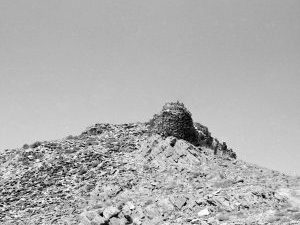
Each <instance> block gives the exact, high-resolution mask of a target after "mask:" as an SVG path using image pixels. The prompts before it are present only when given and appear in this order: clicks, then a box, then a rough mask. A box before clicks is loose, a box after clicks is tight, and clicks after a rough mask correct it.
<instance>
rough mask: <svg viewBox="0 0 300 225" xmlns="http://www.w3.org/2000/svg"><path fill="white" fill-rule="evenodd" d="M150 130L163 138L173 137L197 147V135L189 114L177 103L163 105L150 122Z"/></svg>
mask: <svg viewBox="0 0 300 225" xmlns="http://www.w3.org/2000/svg"><path fill="white" fill-rule="evenodd" d="M150 129H151V131H153V132H155V133H158V134H160V135H162V136H164V137H168V136H174V137H176V138H179V139H184V140H186V141H188V142H190V143H192V144H194V145H199V135H198V132H197V131H196V129H195V127H194V124H193V120H192V116H191V113H190V112H189V111H188V110H187V109H186V108H185V106H184V105H183V104H182V103H179V102H176V103H167V104H165V105H164V106H163V109H162V111H161V112H160V113H159V114H156V115H154V117H153V119H152V120H151V121H150Z"/></svg>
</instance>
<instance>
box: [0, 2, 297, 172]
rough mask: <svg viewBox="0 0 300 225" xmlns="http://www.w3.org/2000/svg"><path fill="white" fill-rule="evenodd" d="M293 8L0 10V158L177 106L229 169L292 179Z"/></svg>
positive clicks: (116, 5)
mask: <svg viewBox="0 0 300 225" xmlns="http://www.w3.org/2000/svg"><path fill="white" fill-rule="evenodd" d="M299 96H300V1H299V0H294V1H291V0H281V1H278V0H260V1H257V0H251V1H249V0H247V1H246V0H236V1H233V0H227V1H224V0H219V1H216V0H215V1H213V0H207V1H201V0H182V1H179V0H168V1H165V0H157V1H156V0H148V1H143V0H130V1H124V0H123V1H121V0H95V1H89V0H84V1H83V0H82V1H78V0H69V1H62V0H48V1H41V0H37V1H32V0H26V1H16V0H1V1H0V149H2V150H3V149H5V148H15V147H21V146H22V145H23V144H25V143H28V144H30V143H32V142H34V141H36V140H52V139H57V138H62V137H65V136H67V135H69V134H73V135H75V134H79V133H80V132H81V131H83V130H84V129H85V128H86V127H87V126H89V125H92V124H94V123H97V122H112V123H124V122H135V121H147V120H149V119H150V118H151V117H152V115H153V114H154V113H156V112H158V111H159V110H160V109H161V107H162V105H163V104H164V103H165V102H167V101H173V100H180V101H182V102H183V103H185V105H186V106H187V108H188V109H189V110H190V111H191V112H192V114H193V119H194V121H198V122H200V123H202V124H204V125H206V126H208V127H209V129H210V131H211V132H212V134H213V135H214V136H216V137H217V138H218V139H219V140H223V141H226V142H227V144H228V146H230V147H232V148H233V149H234V150H235V151H236V152H237V154H238V157H239V158H240V159H243V160H246V161H248V162H253V163H257V164H259V165H261V166H264V167H269V168H272V169H276V170H280V171H284V172H288V173H290V174H292V173H295V172H296V173H298V174H300V163H299V161H300V149H299V141H300V139H299V137H300V116H299V115H300V113H299V111H300V97H299Z"/></svg>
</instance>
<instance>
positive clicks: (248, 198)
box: [0, 102, 300, 225]
mask: <svg viewBox="0 0 300 225" xmlns="http://www.w3.org/2000/svg"><path fill="white" fill-rule="evenodd" d="M0 177H1V180H0V194H1V198H0V223H1V224H7V225H8V224H64V225H71V224H81V225H125V224H143V225H155V224H157V225H167V224H174V225H179V224H202V225H208V224H210V225H217V224H223V225H225V224H227V225H229V224H240V225H243V224H249V225H250V224H253V225H255V224H300V209H299V206H300V187H299V181H300V178H299V177H290V176H287V175H285V174H282V173H279V172H277V171H272V170H269V169H265V168H261V167H258V166H256V165H252V164H249V163H246V162H243V161H241V160H238V159H237V156H236V154H235V152H234V151H233V150H232V149H229V148H228V147H227V145H226V143H221V142H220V141H218V140H217V139H216V138H214V137H212V136H211V134H210V132H209V130H208V128H207V127H205V126H203V125H201V124H199V123H194V122H193V120H192V117H191V113H190V112H189V111H188V110H187V109H186V108H185V107H184V105H183V104H181V103H178V102H177V103H168V104H166V105H165V106H164V107H163V109H162V111H161V112H159V113H158V114H157V115H155V116H154V117H153V119H151V120H150V121H149V122H146V123H131V124H121V125H112V124H96V125H94V126H92V127H89V128H87V129H86V130H85V131H84V132H83V133H82V134H80V135H78V136H68V137H67V138H64V139H61V140H57V141H44V142H36V143H34V144H32V145H24V146H23V147H22V148H19V149H11V150H6V151H5V152H3V153H1V154H0Z"/></svg>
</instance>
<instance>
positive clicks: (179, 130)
mask: <svg viewBox="0 0 300 225" xmlns="http://www.w3.org/2000/svg"><path fill="white" fill-rule="evenodd" d="M149 124H150V130H151V132H153V133H157V134H160V135H161V136H163V137H169V136H173V137H176V138H178V139H183V140H186V141H188V142H190V143H192V144H193V145H195V146H203V147H208V148H210V149H212V150H213V151H214V154H215V155H222V156H228V157H230V158H236V153H235V152H234V151H233V150H232V149H229V148H227V145H226V143H225V142H223V143H220V142H219V140H218V139H216V138H214V137H212V136H211V133H210V132H209V130H208V128H207V127H206V126H203V125H202V124H200V123H197V122H195V123H194V122H193V119H192V114H191V113H190V112H189V111H188V110H187V109H186V107H185V106H184V104H183V103H180V102H175V103H166V104H165V105H164V106H163V109H162V110H161V112H160V113H158V114H155V115H154V116H153V118H152V119H151V120H150V122H149Z"/></svg>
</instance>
